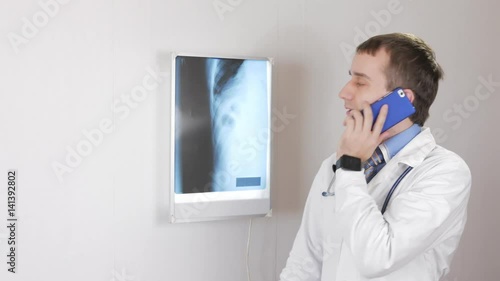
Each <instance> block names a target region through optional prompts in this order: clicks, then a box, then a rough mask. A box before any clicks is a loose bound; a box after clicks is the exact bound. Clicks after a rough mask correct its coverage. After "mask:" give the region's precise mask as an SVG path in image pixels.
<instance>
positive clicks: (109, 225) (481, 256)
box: [0, 0, 500, 281]
mask: <svg viewBox="0 0 500 281" xmlns="http://www.w3.org/2000/svg"><path fill="white" fill-rule="evenodd" d="M40 2H41V3H47V2H51V1H48V0H40ZM60 2H61V3H63V1H62V0H61V1H60ZM52 3H56V2H53V1H52ZM64 3H65V4H56V6H51V9H50V10H51V11H52V12H51V15H49V16H47V19H48V20H47V23H46V24H45V23H43V14H42V13H45V12H43V11H44V10H43V9H42V8H41V6H40V4H39V2H38V1H18V2H12V1H6V0H2V1H1V8H0V21H1V24H0V35H1V38H3V39H2V40H0V62H1V63H0V77H1V79H0V81H1V83H0V107H1V108H0V132H1V133H0V136H1V138H0V159H1V160H0V171H3V172H2V176H1V177H4V178H6V175H5V174H6V173H5V171H6V170H7V169H11V168H15V169H18V172H19V190H18V191H19V193H18V194H19V195H18V196H19V199H18V200H19V202H18V216H19V224H20V225H19V229H18V239H19V240H18V242H19V249H18V258H19V259H18V272H19V273H18V274H16V275H13V274H8V273H7V266H6V264H5V260H6V254H7V252H6V251H7V247H6V246H7V243H6V238H7V229H6V228H5V227H2V228H0V240H1V241H0V263H1V264H2V265H1V266H0V280H48V279H49V278H50V280H106V281H107V280H113V279H114V280H119V281H125V280H127V281H128V280H142V281H153V280H176V281H184V280H189V281H191V280H218V281H219V280H221V281H234V280H246V279H245V278H246V264H245V255H246V243H247V231H248V223H249V220H248V219H239V220H231V221H219V222H204V223H194V224H179V225H171V224H169V223H168V218H167V214H166V210H167V209H168V204H167V202H168V193H167V188H168V177H169V175H168V170H169V169H168V159H169V155H168V138H169V136H168V124H169V114H170V113H169V98H168V95H169V86H170V77H169V74H170V70H169V60H168V59H169V52H171V51H184V52H193V53H205V54H220V55H251V56H270V57H274V58H275V61H276V65H275V68H274V71H275V72H274V78H275V88H274V90H275V92H274V94H275V98H274V107H275V108H276V109H278V110H280V111H283V110H284V109H285V108H286V111H287V112H288V113H291V114H294V115H295V116H296V117H295V118H294V119H293V120H291V122H290V123H289V124H287V126H286V127H285V129H284V130H283V131H281V132H277V133H276V134H275V143H274V149H275V150H274V155H273V156H274V159H275V162H274V166H273V171H274V179H273V188H274V190H273V192H272V196H273V209H274V212H273V217H272V218H270V219H265V218H258V219H254V221H253V228H252V236H251V247H250V270H251V275H252V280H276V276H277V274H279V272H280V271H281V269H282V267H283V266H284V263H285V261H286V257H287V255H288V252H289V250H290V248H291V244H292V242H293V239H294V237H295V232H296V230H297V228H298V226H299V223H300V218H301V214H302V209H303V206H304V202H305V198H306V196H307V193H308V190H309V186H310V184H311V182H312V179H313V177H314V174H315V173H316V170H317V168H318V167H319V164H320V162H321V160H322V159H324V158H325V157H327V155H329V154H330V153H332V152H333V151H334V150H335V147H336V144H337V141H338V138H339V136H340V133H341V132H342V131H341V130H342V128H341V125H340V120H342V118H343V114H344V113H343V110H342V108H343V106H342V102H341V101H340V100H339V99H338V97H337V93H338V91H339V90H340V88H341V86H342V85H343V83H345V81H347V79H348V76H347V70H348V68H349V65H350V64H349V60H350V58H348V57H346V56H345V55H344V53H343V52H342V51H341V46H345V45H346V44H349V45H354V43H355V41H356V40H357V38H356V34H357V28H359V29H360V30H365V28H368V29H370V28H374V29H373V31H375V32H378V33H387V32H393V31H405V32H413V33H415V34H417V35H419V36H421V37H423V38H424V39H425V40H427V41H428V42H429V43H430V44H431V45H432V46H433V47H434V49H435V50H436V53H437V57H438V61H439V62H440V63H441V64H442V66H443V67H444V69H445V72H446V80H445V81H444V82H443V83H442V86H441V88H440V92H439V94H438V98H437V100H436V102H435V105H434V107H433V108H432V111H431V114H432V115H431V118H430V120H429V122H428V125H429V126H431V127H435V128H440V129H441V132H442V137H441V138H440V143H441V144H442V145H444V146H446V147H447V148H449V149H452V150H454V151H455V152H457V153H459V154H460V155H462V156H463V158H464V159H465V160H466V161H467V162H468V164H469V166H470V167H471V170H472V173H473V190H472V196H471V201H470V209H469V210H470V211H469V222H468V224H467V228H466V231H465V234H464V237H463V241H462V243H461V246H460V248H459V251H458V253H457V255H456V257H455V262H454V265H453V270H452V272H451V274H450V276H449V277H448V278H447V279H448V280H450V281H458V280H460V281H461V280H486V281H490V280H491V281H493V280H498V279H499V278H500V269H499V268H498V262H496V261H498V260H499V259H500V243H499V242H497V238H498V237H499V236H500V225H499V224H498V223H497V222H498V218H497V214H498V213H499V212H500V209H499V207H498V206H495V204H496V199H495V198H497V197H500V191H499V189H498V188H497V187H498V184H499V180H498V179H497V178H496V177H495V172H496V168H495V166H494V163H495V158H496V157H499V156H500V153H499V152H500V151H499V148H498V145H497V143H498V139H499V138H498V133H499V126H498V124H497V122H496V119H498V118H499V117H500V114H499V113H498V111H497V110H496V104H497V103H498V102H499V98H498V93H499V92H500V86H499V85H498V84H497V85H496V86H494V87H493V88H492V89H491V90H492V92H493V93H492V94H491V95H489V96H488V97H486V98H484V99H483V100H478V99H477V98H474V91H475V89H476V87H477V86H478V85H479V84H480V81H479V80H478V78H479V77H484V78H486V79H487V78H488V77H489V76H490V75H491V77H492V79H493V81H500V69H499V68H498V65H500V56H498V54H497V53H498V50H499V49H500V39H499V38H498V36H497V33H498V26H500V20H499V19H498V17H497V15H496V11H498V8H500V5H499V4H498V3H497V2H494V1H493V0H480V1H459V2H457V1H450V0H447V1H439V2H434V1H411V0H400V1H399V2H398V3H399V5H395V6H391V5H392V4H394V3H395V2H394V1H389V0H377V1H350V2H345V3H339V2H338V1H319V0H316V1H304V0H302V1H299V0H286V1H263V0H260V1H256V0H255V1H244V0H231V1H227V0H220V2H217V1H215V2H214V1H213V0H207V1H201V0H184V1H173V0H170V1H160V0H149V1H139V0H126V1H77V0H65V1H64ZM214 3H232V5H233V7H232V8H231V10H228V11H226V12H224V13H223V14H222V17H219V16H221V14H220V13H219V14H218V13H217V11H216V9H215V8H214ZM389 3H392V4H389ZM56 8H57V9H56ZM389 8H392V9H391V11H392V13H391V16H390V19H388V18H385V20H382V21H380V20H379V22H377V20H376V17H375V16H374V15H373V14H374V13H379V11H381V10H383V9H384V10H388V9H389ZM33 16H35V17H36V18H37V19H36V20H38V21H41V22H42V23H41V24H40V26H39V27H36V26H35V28H37V30H30V29H26V27H24V26H26V23H25V21H24V18H27V19H28V20H29V21H30V22H33ZM23 27H24V29H25V30H24V35H23ZM377 27H379V29H377ZM14 33H15V34H17V36H18V37H15V40H17V41H15V42H17V45H16V44H12V42H11V40H14V39H12V38H14V37H13V36H15V35H13V34H14ZM20 38H21V39H20ZM16 49H17V52H16ZM151 72H154V73H158V74H159V78H158V87H157V88H155V89H153V90H151V91H149V92H147V94H145V95H144V96H142V98H143V100H142V99H141V101H138V100H137V99H132V100H131V101H129V105H126V104H127V101H124V100H122V98H126V97H130V95H131V92H132V90H133V89H134V87H136V86H140V85H142V83H143V79H144V78H145V77H149V76H151V74H150V73H151ZM483 90H484V89H483ZM476 101H477V104H476V103H475V102H476ZM115 102H116V103H117V106H122V107H123V106H126V108H128V114H125V112H121V113H116V112H115V113H113V111H112V109H111V106H112V105H113V103H115ZM464 103H465V108H466V112H464V113H462V114H463V116H461V115H458V114H455V113H453V110H455V108H456V106H454V105H455V104H456V105H457V106H458V105H461V104H464ZM450 110H451V113H450ZM443 114H451V115H447V116H448V117H443ZM457 116H460V117H457ZM450 118H454V119H450ZM459 121H460V122H461V123H460V124H459ZM103 122H104V123H103ZM106 122H108V123H113V124H114V129H113V130H112V131H109V132H108V133H103V138H102V141H100V142H99V143H98V144H97V145H93V146H92V151H89V152H88V156H85V157H83V158H82V159H81V163H77V164H75V168H72V171H71V172H68V173H65V174H63V175H62V178H63V181H62V182H60V181H59V180H58V177H57V176H56V174H55V173H54V171H53V168H52V163H53V162H59V163H61V164H65V163H66V160H65V158H66V156H67V154H68V151H67V149H68V148H67V147H70V148H73V149H74V148H76V147H77V146H78V145H79V144H80V145H81V143H82V140H84V139H85V137H84V135H83V133H82V130H87V131H92V130H96V129H97V128H99V126H100V125H99V124H101V123H103V124H104V126H105V127H106ZM70 160H71V159H70ZM72 160H73V161H74V160H75V159H72ZM2 180H4V182H5V180H6V179H2ZM6 201H7V199H6V188H3V189H2V191H0V211H1V212H2V213H3V214H4V216H5V215H6V210H7V206H6V205H7V202H6ZM2 220H3V219H2ZM5 223H6V221H5ZM2 225H4V224H3V223H2ZM124 274H125V275H126V276H124Z"/></svg>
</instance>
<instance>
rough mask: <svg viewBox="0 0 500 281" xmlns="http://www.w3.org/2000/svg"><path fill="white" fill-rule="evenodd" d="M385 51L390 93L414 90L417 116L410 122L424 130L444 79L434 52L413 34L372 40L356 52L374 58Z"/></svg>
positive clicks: (389, 35) (359, 47)
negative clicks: (402, 89) (387, 58)
mask: <svg viewBox="0 0 500 281" xmlns="http://www.w3.org/2000/svg"><path fill="white" fill-rule="evenodd" d="M382 49H383V50H385V51H386V52H387V53H388V54H389V57H390V60H389V65H388V66H387V68H386V69H385V75H386V77H387V89H389V90H392V89H394V88H396V87H402V88H405V89H411V90H413V92H414V93H415V100H414V101H413V105H414V106H415V110H416V112H415V113H414V114H413V115H412V116H411V117H410V119H411V120H412V121H413V122H414V123H416V124H419V125H420V126H423V125H424V123H425V121H426V120H427V118H428V117H429V108H430V106H431V104H432V103H433V102H434V99H435V98H436V94H437V91H438V87H439V80H440V79H442V78H443V75H444V73H443V70H442V68H441V66H440V65H439V64H438V63H437V61H436V55H435V54H434V51H433V50H432V49H431V47H430V46H429V45H427V44H426V43H425V42H424V40H422V39H420V38H418V37H417V36H415V35H413V34H407V33H391V34H383V35H377V36H374V37H371V38H370V39H368V40H366V41H365V42H363V43H362V44H361V45H359V46H358V48H357V49H356V52H357V53H359V54H362V53H367V54H370V55H372V56H374V55H375V54H376V53H377V52H378V51H379V50H382Z"/></svg>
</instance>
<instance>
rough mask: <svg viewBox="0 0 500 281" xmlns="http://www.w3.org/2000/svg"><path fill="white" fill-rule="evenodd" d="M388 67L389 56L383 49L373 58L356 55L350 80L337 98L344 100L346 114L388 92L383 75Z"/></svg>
mask: <svg viewBox="0 0 500 281" xmlns="http://www.w3.org/2000/svg"><path fill="white" fill-rule="evenodd" d="M388 65H389V54H387V52H386V51H385V50H383V49H382V50H379V51H377V53H376V54H375V56H372V55H370V54H367V53H362V54H356V56H355V57H354V59H353V61H352V65H351V69H350V70H349V75H351V80H349V81H348V82H347V84H346V85H345V86H344V88H342V90H341V91H340V93H339V97H340V98H341V99H343V100H344V107H345V109H346V110H347V112H346V114H347V113H348V112H349V111H350V110H352V109H356V110H361V109H362V107H363V102H365V101H366V102H368V103H370V104H371V103H373V102H375V101H377V100H378V99H380V98H381V97H383V96H385V95H386V94H387V93H388V92H389V91H388V90H387V89H386V85H387V78H386V75H385V68H386V67H387V66H388Z"/></svg>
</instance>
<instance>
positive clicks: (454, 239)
mask: <svg viewBox="0 0 500 281" xmlns="http://www.w3.org/2000/svg"><path fill="white" fill-rule="evenodd" d="M349 74H350V75H351V77H352V78H351V80H350V81H349V82H348V83H347V84H346V85H345V86H344V88H343V89H342V90H341V92H340V94H339V96H340V98H341V99H342V100H343V101H344V106H345V108H346V110H347V113H346V117H345V120H344V121H343V124H344V127H345V130H344V132H343V134H342V136H341V138H340V141H339V146H338V148H337V152H336V153H335V154H333V155H332V156H331V157H329V158H328V159H326V160H325V161H324V162H323V163H322V165H321V167H320V170H319V172H318V174H317V175H316V177H315V179H314V182H313V184H312V187H311V191H310V193H309V196H308V199H307V202H306V207H305V210H304V214H303V218H302V224H301V226H300V229H299V231H298V233H297V236H296V238H295V242H294V245H293V248H292V250H291V252H290V256H289V258H288V261H287V264H286V267H285V268H284V269H283V271H282V273H281V275H280V280H281V281H296V280H298V281H306V280H307V281H313V280H314V281H319V280H321V281H358V280H377V281H437V280H440V279H442V278H443V276H445V275H446V274H447V273H448V271H449V267H450V263H451V260H452V258H453V254H454V253H455V250H456V249H457V247H458V244H459V241H460V237H461V235H462V232H463V229H464V226H465V222H466V217H467V203H468V199H469V193H470V187H471V174H470V171H469V168H468V167H467V165H466V163H465V162H464V161H463V160H462V159H461V158H460V157H459V156H458V155H457V154H455V153H453V152H451V151H449V150H446V149H445V148H443V147H441V146H439V145H437V144H436V141H435V140H434V137H433V136H432V133H431V131H430V129H429V128H426V127H423V125H424V122H425V121H426V119H427V118H428V116H429V107H430V106H431V104H432V102H433V101H434V99H435V97H436V93H437V91H438V83H439V80H440V79H441V78H442V76H443V72H442V69H441V67H440V66H439V64H438V63H437V62H436V58H435V54H434V52H433V50H432V49H431V48H430V47H429V46H428V45H427V44H426V43H425V42H424V41H423V40H422V39H420V38H418V37H416V36H414V35H411V34H402V33H394V34H385V35H379V36H375V37H372V38H370V39H368V40H367V41H365V42H364V43H362V44H361V45H360V46H358V48H357V52H356V55H355V57H354V59H353V62H352V65H351V69H350V71H349ZM396 87H401V88H403V89H404V93H405V94H406V96H407V97H408V99H409V100H410V101H411V103H412V104H413V106H414V107H415V109H416V112H415V113H414V114H413V115H412V116H410V117H409V118H407V119H405V120H403V121H401V122H400V123H398V124H396V125H395V126H394V127H392V128H390V129H389V130H387V131H385V132H383V133H381V130H382V126H383V124H384V122H385V119H386V116H387V112H388V110H389V111H390V110H391V108H388V106H383V107H382V109H381V112H380V114H379V117H378V118H377V120H376V122H375V125H374V126H373V127H372V124H373V116H372V111H371V108H370V104H371V103H373V102H375V101H377V100H378V99H380V98H381V97H383V96H384V95H386V94H387V93H388V92H391V91H392V90H393V89H394V88H396ZM334 165H335V167H333V166H334ZM332 167H333V168H332ZM334 170H335V171H334Z"/></svg>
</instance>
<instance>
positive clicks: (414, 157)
mask: <svg viewBox="0 0 500 281" xmlns="http://www.w3.org/2000/svg"><path fill="white" fill-rule="evenodd" d="M435 147H436V141H435V139H434V137H433V136H432V133H431V130H430V129H429V128H428V127H422V129H421V132H420V133H419V134H418V135H417V136H416V137H415V138H413V139H412V140H411V141H410V142H409V143H408V144H407V145H406V146H405V147H403V149H401V150H400V151H399V153H398V154H396V155H395V156H394V158H393V159H392V161H396V162H397V163H402V164H405V165H407V166H411V167H416V166H418V165H420V164H421V163H422V162H423V161H424V159H425V157H427V155H428V154H429V153H430V152H431V151H432V150H433V149H434V148H435Z"/></svg>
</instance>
